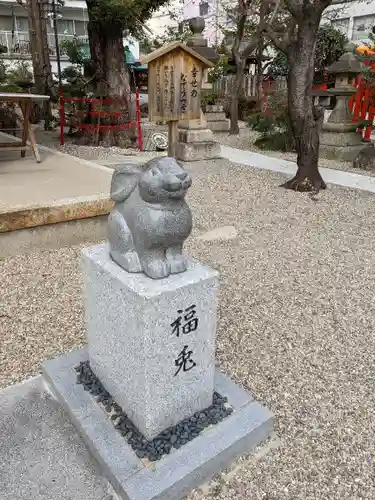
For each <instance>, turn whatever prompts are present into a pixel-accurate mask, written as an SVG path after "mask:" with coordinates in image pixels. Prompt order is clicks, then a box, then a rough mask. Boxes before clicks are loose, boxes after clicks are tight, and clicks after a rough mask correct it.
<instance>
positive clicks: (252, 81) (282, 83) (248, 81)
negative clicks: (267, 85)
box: [212, 75, 287, 97]
mask: <svg viewBox="0 0 375 500" xmlns="http://www.w3.org/2000/svg"><path fill="white" fill-rule="evenodd" d="M235 78H236V75H226V76H222V77H220V78H219V79H218V80H216V81H215V82H214V83H213V85H212V90H213V92H215V93H216V94H219V96H223V97H230V96H231V95H232V92H233V87H234V82H235ZM256 80H257V79H256V75H245V78H244V81H243V84H242V95H243V96H245V97H254V96H255V95H256V84H257V81H256ZM271 88H272V89H273V90H276V91H279V92H280V91H283V90H286V88H287V85H286V80H285V78H278V79H276V80H275V81H274V82H273V83H272V84H271Z"/></svg>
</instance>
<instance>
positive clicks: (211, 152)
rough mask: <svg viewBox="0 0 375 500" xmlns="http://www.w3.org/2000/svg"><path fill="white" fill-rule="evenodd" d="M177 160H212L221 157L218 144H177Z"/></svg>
mask: <svg viewBox="0 0 375 500" xmlns="http://www.w3.org/2000/svg"><path fill="white" fill-rule="evenodd" d="M176 156H177V159H178V160H182V161H199V160H212V159H214V158H220V157H221V147H220V144H219V143H218V142H213V141H212V142H211V141H210V142H197V143H188V144H185V143H183V142H179V143H177V154H176Z"/></svg>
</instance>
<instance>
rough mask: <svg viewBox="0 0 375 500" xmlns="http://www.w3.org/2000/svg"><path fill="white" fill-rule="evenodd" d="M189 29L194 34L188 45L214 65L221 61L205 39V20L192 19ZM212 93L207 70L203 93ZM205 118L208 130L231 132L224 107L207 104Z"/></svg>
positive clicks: (199, 18)
mask: <svg viewBox="0 0 375 500" xmlns="http://www.w3.org/2000/svg"><path fill="white" fill-rule="evenodd" d="M189 28H190V31H191V33H192V34H191V35H190V36H189V37H188V39H187V40H186V45H188V46H189V47H191V48H192V49H193V50H194V51H195V52H198V54H201V55H202V56H204V57H205V58H206V59H208V60H209V61H211V62H212V63H214V64H216V63H217V62H218V61H219V59H220V55H219V54H218V53H217V52H216V50H215V49H214V48H213V47H209V46H208V43H207V40H206V39H205V38H204V37H203V31H204V28H205V20H204V18H203V17H194V18H192V19H190V20H189ZM211 91H212V83H210V82H209V81H208V70H206V71H205V75H204V78H203V83H202V93H203V95H205V94H208V93H209V92H211ZM204 116H205V118H206V121H207V128H209V129H210V130H211V131H213V132H229V128H230V123H229V120H227V118H226V117H225V113H224V106H223V105H222V104H206V106H205V110H204Z"/></svg>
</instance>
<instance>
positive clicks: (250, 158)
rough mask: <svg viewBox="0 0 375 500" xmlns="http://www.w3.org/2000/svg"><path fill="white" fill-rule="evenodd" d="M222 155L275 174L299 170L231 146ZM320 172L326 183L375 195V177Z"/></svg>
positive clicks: (223, 149) (276, 160)
mask: <svg viewBox="0 0 375 500" xmlns="http://www.w3.org/2000/svg"><path fill="white" fill-rule="evenodd" d="M221 154H222V157H223V158H226V159H227V160H230V161H232V162H233V163H240V164H242V165H247V166H249V167H254V168H260V169H263V170H272V171H273V172H281V173H283V174H288V175H294V174H295V172H296V169H297V165H296V164H295V163H294V162H292V161H286V160H282V159H280V158H273V157H271V156H266V155H262V154H260V153H254V152H252V151H242V150H240V149H235V148H231V147H229V146H221ZM319 170H320V173H321V174H322V177H323V179H324V180H325V182H328V183H330V184H337V185H338V186H345V187H350V188H354V189H362V190H363V191H370V192H371V193H375V177H369V176H367V175H360V174H353V173H352V172H344V171H341V170H333V169H330V168H320V169H319Z"/></svg>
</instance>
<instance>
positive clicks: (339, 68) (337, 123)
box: [320, 44, 364, 161]
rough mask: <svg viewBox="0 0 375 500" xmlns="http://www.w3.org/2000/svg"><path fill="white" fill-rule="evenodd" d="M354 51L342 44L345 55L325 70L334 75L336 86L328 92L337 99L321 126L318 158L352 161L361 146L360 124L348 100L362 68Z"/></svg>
mask: <svg viewBox="0 0 375 500" xmlns="http://www.w3.org/2000/svg"><path fill="white" fill-rule="evenodd" d="M354 49H355V46H354V45H352V44H347V45H345V48H344V50H345V52H344V54H343V55H342V56H341V57H340V59H339V60H338V61H336V62H334V63H333V64H332V65H331V66H330V67H329V68H328V69H327V73H331V74H334V75H335V76H336V79H335V87H334V88H333V89H329V90H328V91H327V93H329V94H331V95H332V96H335V97H336V105H335V107H334V109H333V111H332V112H331V114H330V116H329V118H328V120H327V122H326V123H324V124H323V127H322V134H321V138H320V156H321V157H325V158H330V159H341V160H344V161H352V160H353V159H354V158H355V157H356V156H357V154H358V152H359V151H360V150H361V149H362V148H363V147H364V143H363V142H362V135H361V134H360V133H358V132H356V130H357V128H358V126H359V123H358V122H356V121H353V116H352V113H351V112H350V109H349V99H350V97H351V96H353V95H354V94H355V93H356V92H357V89H356V87H355V86H354V83H355V78H356V77H357V76H358V74H360V73H362V71H363V69H364V66H363V65H362V63H360V62H359V61H358V59H357V58H356V57H355V55H354Z"/></svg>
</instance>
